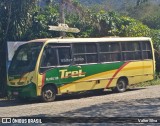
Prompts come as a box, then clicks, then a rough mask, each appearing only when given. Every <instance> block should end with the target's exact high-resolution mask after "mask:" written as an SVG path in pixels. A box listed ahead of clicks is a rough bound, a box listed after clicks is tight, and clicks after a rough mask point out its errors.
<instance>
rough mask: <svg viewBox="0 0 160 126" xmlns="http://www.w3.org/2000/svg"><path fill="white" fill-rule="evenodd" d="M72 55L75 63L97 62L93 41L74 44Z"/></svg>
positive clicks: (95, 47)
mask: <svg viewBox="0 0 160 126" xmlns="http://www.w3.org/2000/svg"><path fill="white" fill-rule="evenodd" d="M73 56H74V62H75V63H76V64H84V63H97V62H98V53H97V46H96V44H95V43H83V44H74V45H73Z"/></svg>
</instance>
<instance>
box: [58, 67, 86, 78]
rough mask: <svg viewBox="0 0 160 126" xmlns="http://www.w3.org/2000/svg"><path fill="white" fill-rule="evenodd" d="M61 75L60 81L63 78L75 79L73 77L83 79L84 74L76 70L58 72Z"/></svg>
mask: <svg viewBox="0 0 160 126" xmlns="http://www.w3.org/2000/svg"><path fill="white" fill-rule="evenodd" d="M59 72H60V73H61V79H63V78H69V77H72V78H75V77H85V72H83V71H82V70H78V71H68V70H67V69H64V70H60V71H59Z"/></svg>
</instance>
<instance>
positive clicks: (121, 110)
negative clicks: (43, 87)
mask: <svg viewBox="0 0 160 126" xmlns="http://www.w3.org/2000/svg"><path fill="white" fill-rule="evenodd" d="M159 110H160V97H159V98H146V99H137V100H130V101H127V102H126V101H118V102H108V103H103V104H98V105H92V106H89V107H84V108H81V109H76V110H73V111H67V112H65V113H60V114H57V115H56V114H54V115H46V114H39V115H31V117H47V120H46V121H45V122H48V123H51V122H56V123H61V124H66V123H73V122H74V123H76V122H78V123H92V125H97V123H101V125H106V123H107V125H109V126H114V125H118V126H119V125H120V126H121V125H126V124H127V125H128V124H130V123H132V125H145V126H146V125H147V126H152V125H156V126H158V125H159V123H160V122H159V123H151V122H149V123H144V124H143V123H139V122H138V117H139V118H140V119H143V118H144V119H145V118H147V119H148V118H149V119H157V118H155V117H160V111H159ZM53 117H58V118H57V120H56V118H53ZM60 117H72V119H71V120H70V118H69V119H67V118H64V119H63V118H62V119H61V118H60ZM77 117H81V118H83V119H84V118H85V117H99V120H98V119H97V118H89V119H88V118H86V119H85V120H79V119H81V118H77ZM104 117H106V120H104V119H103V118H104ZM110 117H113V118H112V119H113V120H111V121H110ZM134 117H136V118H134ZM118 118H120V119H122V121H121V122H118V123H117V120H118ZM123 118H124V120H123ZM158 120H159V118H158ZM83 121H84V122H83ZM159 121H160V120H159ZM112 123H113V124H112Z"/></svg>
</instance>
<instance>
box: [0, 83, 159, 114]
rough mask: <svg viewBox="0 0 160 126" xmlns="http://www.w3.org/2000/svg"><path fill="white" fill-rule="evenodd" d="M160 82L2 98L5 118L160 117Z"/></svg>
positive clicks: (1, 109)
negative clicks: (49, 96) (50, 96)
mask: <svg viewBox="0 0 160 126" xmlns="http://www.w3.org/2000/svg"><path fill="white" fill-rule="evenodd" d="M159 92H160V85H156V86H149V87H144V88H133V89H129V90H128V91H126V92H124V93H111V91H105V92H101V93H99V92H98V93H96V92H92V93H90V92H88V93H81V94H74V95H65V96H58V97H57V100H56V101H55V102H50V103H41V102H39V101H30V102H26V103H20V102H18V101H15V100H11V101H7V100H2V99H1V100H0V116H1V117H21V116H35V117H48V116H49V117H53V116H58V117H59V116H65V117H75V116H81V117H91V116H92V117H95V116H96V117H154V116H159V117H160V93H159Z"/></svg>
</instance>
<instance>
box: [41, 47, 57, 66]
mask: <svg viewBox="0 0 160 126" xmlns="http://www.w3.org/2000/svg"><path fill="white" fill-rule="evenodd" d="M57 64H58V63H57V55H56V49H54V48H45V50H44V52H43V55H42V62H41V67H49V66H57Z"/></svg>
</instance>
